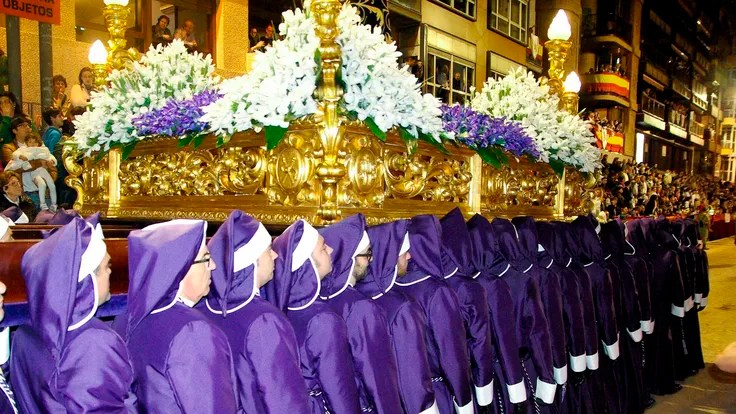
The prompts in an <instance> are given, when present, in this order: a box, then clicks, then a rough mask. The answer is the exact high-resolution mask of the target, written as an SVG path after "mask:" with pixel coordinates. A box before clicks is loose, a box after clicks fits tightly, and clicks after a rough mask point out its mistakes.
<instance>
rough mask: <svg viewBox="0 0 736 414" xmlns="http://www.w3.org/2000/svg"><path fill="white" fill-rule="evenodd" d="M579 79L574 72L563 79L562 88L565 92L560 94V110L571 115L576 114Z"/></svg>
mask: <svg viewBox="0 0 736 414" xmlns="http://www.w3.org/2000/svg"><path fill="white" fill-rule="evenodd" d="M580 86H581V84H580V78H579V77H578V74H577V73H575V71H572V72H570V74H569V75H567V78H565V82H564V83H563V85H562V87H563V89H564V91H565V92H563V94H562V99H561V105H562V109H564V110H565V111H567V112H569V113H571V114H577V113H578V99H579V98H578V93H579V92H580Z"/></svg>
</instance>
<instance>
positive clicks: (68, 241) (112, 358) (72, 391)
mask: <svg viewBox="0 0 736 414" xmlns="http://www.w3.org/2000/svg"><path fill="white" fill-rule="evenodd" d="M21 269H22V272H23V278H24V280H25V283H26V290H27V294H28V298H29V303H28V305H29V312H30V316H31V322H30V325H24V326H22V327H20V328H19V329H18V331H17V332H16V333H15V335H14V337H13V354H12V360H11V367H12V369H13V376H12V383H13V387H14V389H15V392H16V396H17V401H18V407H19V409H20V411H21V412H26V413H33V412H39V411H43V412H46V413H67V412H72V413H82V412H95V411H104V412H106V413H134V412H137V409H136V398H135V396H133V395H132V394H131V392H130V390H131V383H132V382H133V367H132V365H131V362H130V358H129V356H128V351H127V349H126V347H125V342H123V339H122V338H121V337H120V336H119V335H118V334H117V333H115V332H114V331H113V330H112V329H111V328H110V327H109V326H108V325H107V324H105V323H104V322H102V321H100V320H98V319H96V318H94V314H95V312H96V311H97V308H98V307H99V306H100V305H101V304H103V303H104V302H106V301H107V300H108V299H109V298H110V273H111V269H110V255H109V254H108V253H107V247H106V246H105V242H104V240H103V235H102V229H101V228H100V227H99V224H97V223H95V225H94V226H93V225H92V224H91V223H88V222H86V221H84V220H82V219H80V218H74V219H72V220H71V221H70V223H69V224H67V225H65V226H64V227H62V228H60V229H58V230H57V231H55V232H54V233H53V234H51V235H50V236H49V237H48V238H47V239H45V240H43V241H41V242H39V243H38V244H36V245H34V246H33V247H31V248H30V249H28V251H27V252H26V253H25V254H24V255H23V261H22V263H21Z"/></svg>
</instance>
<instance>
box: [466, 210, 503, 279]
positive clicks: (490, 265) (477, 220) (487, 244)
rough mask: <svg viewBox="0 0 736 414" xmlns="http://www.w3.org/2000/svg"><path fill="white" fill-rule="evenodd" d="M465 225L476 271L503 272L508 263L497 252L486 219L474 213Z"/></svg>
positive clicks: (486, 273)
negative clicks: (470, 242)
mask: <svg viewBox="0 0 736 414" xmlns="http://www.w3.org/2000/svg"><path fill="white" fill-rule="evenodd" d="M467 226H468V233H469V234H470V239H471V241H472V253H473V263H474V267H475V268H476V269H478V272H480V273H481V274H483V275H488V276H491V275H492V276H499V275H502V274H503V273H505V272H506V271H507V270H508V268H509V263H508V261H507V260H506V258H504V257H503V256H502V255H501V254H500V253H499V252H498V242H497V241H496V237H495V235H494V234H493V226H491V223H490V222H489V221H488V219H486V218H485V217H483V216H481V215H480V214H476V215H474V216H473V217H471V218H470V220H468V223H467Z"/></svg>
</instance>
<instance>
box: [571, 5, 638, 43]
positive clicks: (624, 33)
mask: <svg viewBox="0 0 736 414" xmlns="http://www.w3.org/2000/svg"><path fill="white" fill-rule="evenodd" d="M582 27H583V29H582V32H583V37H609V36H610V37H617V38H619V39H621V40H622V41H623V42H616V41H615V40H614V39H610V40H611V41H613V42H614V43H620V44H621V46H623V47H624V48H626V49H629V50H631V24H630V23H629V22H628V21H627V20H626V19H624V18H622V17H621V16H617V15H616V14H615V13H598V14H588V15H585V16H583V26H582ZM600 40H603V41H605V40H606V39H600Z"/></svg>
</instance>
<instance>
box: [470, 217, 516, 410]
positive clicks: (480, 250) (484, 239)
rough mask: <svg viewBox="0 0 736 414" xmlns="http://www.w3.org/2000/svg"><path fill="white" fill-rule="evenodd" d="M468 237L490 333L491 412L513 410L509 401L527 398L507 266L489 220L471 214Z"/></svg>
mask: <svg viewBox="0 0 736 414" xmlns="http://www.w3.org/2000/svg"><path fill="white" fill-rule="evenodd" d="M467 227H468V232H469V233H470V238H471V240H472V252H473V262H474V264H475V265H474V266H475V268H476V269H477V270H478V273H479V275H478V276H477V277H476V279H475V280H477V281H478V282H479V283H480V284H481V285H482V286H483V288H484V290H485V291H486V295H487V299H488V300H487V302H488V311H489V317H490V321H491V322H490V323H491V330H492V331H493V335H492V336H491V337H492V339H493V348H492V352H493V361H494V377H495V378H497V384H498V385H497V386H496V387H494V389H495V393H496V398H494V400H493V408H494V411H495V412H504V413H510V412H513V410H514V406H513V405H512V404H519V403H523V402H524V401H526V399H527V393H526V386H525V385H524V370H523V368H522V366H521V359H520V358H519V342H518V340H517V338H516V318H515V317H510V314H509V310H510V309H513V308H514V301H513V297H512V295H511V288H510V287H509V285H508V284H507V283H506V280H504V278H503V277H501V275H503V274H505V273H506V271H507V270H508V268H509V267H510V265H509V264H508V262H507V261H506V259H505V258H503V257H502V256H501V255H500V254H498V253H497V249H496V239H495V237H494V235H493V227H492V226H491V223H490V222H489V221H488V220H487V219H486V218H485V217H483V216H481V215H480V214H476V215H474V216H473V217H472V218H471V219H470V220H468V223H467Z"/></svg>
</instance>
